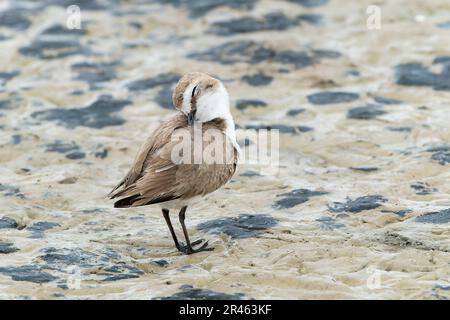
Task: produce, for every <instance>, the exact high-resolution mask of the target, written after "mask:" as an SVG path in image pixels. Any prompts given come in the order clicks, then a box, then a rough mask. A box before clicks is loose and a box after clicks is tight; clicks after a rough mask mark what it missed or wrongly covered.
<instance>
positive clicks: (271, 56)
mask: <svg viewBox="0 0 450 320" xmlns="http://www.w3.org/2000/svg"><path fill="white" fill-rule="evenodd" d="M338 57H340V53H339V52H336V51H331V50H312V51H311V52H305V51H292V50H284V51H276V50H274V49H272V48H269V47H265V46H264V45H263V44H261V43H259V42H255V41H251V40H239V41H231V42H226V43H224V44H220V45H218V46H215V47H211V48H209V49H207V50H205V51H200V52H193V53H190V54H189V55H188V58H191V59H195V60H199V61H211V62H215V63H221V64H225V65H226V64H234V63H249V64H258V63H261V62H265V61H269V62H276V63H280V64H288V65H292V66H294V67H296V68H303V67H307V66H311V65H313V64H315V63H319V62H320V60H321V59H336V58H338Z"/></svg>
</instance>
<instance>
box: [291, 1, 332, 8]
mask: <svg viewBox="0 0 450 320" xmlns="http://www.w3.org/2000/svg"><path fill="white" fill-rule="evenodd" d="M288 1H289V2H293V3H296V4H299V5H301V6H303V7H306V8H313V7H319V6H322V5H324V4H326V3H327V2H328V0H288Z"/></svg>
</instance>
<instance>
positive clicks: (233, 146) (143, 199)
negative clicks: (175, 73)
mask: <svg viewBox="0 0 450 320" xmlns="http://www.w3.org/2000/svg"><path fill="white" fill-rule="evenodd" d="M172 100H173V104H174V106H175V108H176V109H177V110H178V111H179V113H178V114H177V115H175V116H173V117H172V118H170V119H169V120H167V121H165V122H163V123H162V124H161V125H160V126H159V127H158V128H157V129H156V130H155V131H154V132H153V134H152V135H151V136H150V137H149V138H148V139H147V141H146V142H145V143H144V145H143V146H142V147H141V149H140V151H139V152H138V154H137V156H136V158H135V161H134V164H133V166H132V167H131V169H130V171H129V172H128V174H127V175H126V176H125V178H124V179H122V181H120V183H119V184H118V185H117V186H116V187H115V188H114V189H113V190H112V191H111V193H110V194H109V197H110V198H111V199H113V198H120V199H119V200H118V201H116V202H115V203H114V207H116V208H129V207H137V206H145V205H150V204H156V203H158V204H160V206H161V208H162V213H163V216H164V218H165V220H166V223H167V225H168V227H169V231H170V233H171V235H172V237H173V240H174V242H175V246H176V247H177V249H178V250H179V251H181V252H183V253H186V254H191V253H194V252H199V251H205V250H212V249H211V248H208V247H207V246H208V243H207V242H204V243H203V245H201V246H200V247H199V248H198V249H194V248H193V247H192V246H196V245H198V244H200V243H202V242H203V240H197V241H194V242H192V243H191V242H190V240H189V236H188V232H187V229H186V225H185V222H184V221H185V213H186V209H187V206H188V205H189V204H190V203H191V202H192V200H194V199H199V198H201V197H203V196H205V195H206V194H208V193H211V192H213V191H215V190H217V189H219V188H220V187H221V186H223V185H224V184H226V183H227V182H228V181H229V180H230V179H231V177H232V176H233V174H234V172H235V171H236V165H237V159H238V154H239V146H238V144H237V142H236V135H235V126H234V121H233V117H232V115H231V112H230V104H229V97H228V92H227V90H226V89H225V87H224V85H223V84H222V82H221V81H220V80H218V79H215V78H213V77H211V76H209V75H207V74H204V73H199V72H191V73H188V74H186V75H184V76H183V77H182V78H181V79H180V81H179V82H178V84H177V86H176V88H175V91H174V93H173V96H172ZM199 129H200V130H199ZM186 137H188V138H186ZM182 140H184V141H183V142H182V143H181V141H182ZM186 142H189V143H188V144H186ZM180 145H182V148H180ZM186 146H188V147H187V148H186ZM211 146H213V147H214V148H211ZM208 148H209V149H208ZM180 149H181V152H180ZM211 149H213V152H212V153H211ZM199 155H200V157H199ZM205 155H206V156H205ZM169 209H180V211H179V220H180V223H181V226H182V229H183V233H184V237H185V239H186V245H184V244H182V243H180V242H178V239H177V236H176V234H175V231H174V229H173V226H172V223H171V221H170V217H169Z"/></svg>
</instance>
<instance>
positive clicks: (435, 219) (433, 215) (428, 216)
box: [416, 209, 450, 224]
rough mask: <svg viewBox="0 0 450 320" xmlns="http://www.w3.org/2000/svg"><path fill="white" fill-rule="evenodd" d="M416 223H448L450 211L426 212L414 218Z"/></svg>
mask: <svg viewBox="0 0 450 320" xmlns="http://www.w3.org/2000/svg"><path fill="white" fill-rule="evenodd" d="M416 222H420V223H436V224H441V223H449V222H450V209H444V210H441V211H437V212H428V213H425V214H423V215H421V216H418V217H417V218H416Z"/></svg>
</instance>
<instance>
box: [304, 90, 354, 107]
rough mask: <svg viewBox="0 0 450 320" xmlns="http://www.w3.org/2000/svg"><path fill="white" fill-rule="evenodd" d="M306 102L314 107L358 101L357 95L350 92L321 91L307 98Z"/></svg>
mask: <svg viewBox="0 0 450 320" xmlns="http://www.w3.org/2000/svg"><path fill="white" fill-rule="evenodd" d="M307 98H308V101H309V102H310V103H312V104H316V105H324V104H332V103H344V102H352V101H355V100H358V99H359V94H357V93H352V92H337V91H336V92H334V91H323V92H318V93H314V94H310V95H309V96H307Z"/></svg>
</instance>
